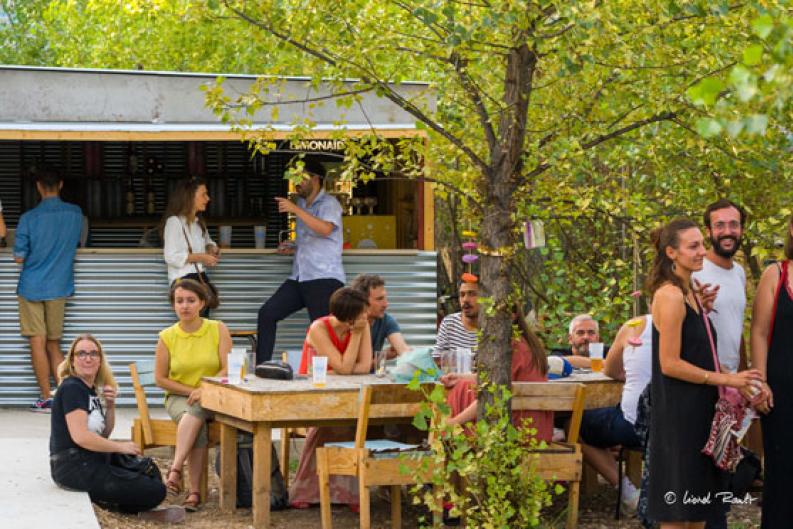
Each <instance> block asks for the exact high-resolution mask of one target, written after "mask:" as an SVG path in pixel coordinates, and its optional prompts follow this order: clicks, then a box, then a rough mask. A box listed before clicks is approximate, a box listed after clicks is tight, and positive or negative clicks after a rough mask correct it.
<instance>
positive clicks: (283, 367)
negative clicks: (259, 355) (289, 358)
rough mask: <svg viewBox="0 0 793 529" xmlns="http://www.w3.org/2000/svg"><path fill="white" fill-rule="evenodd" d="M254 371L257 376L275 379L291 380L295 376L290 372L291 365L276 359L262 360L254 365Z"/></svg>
mask: <svg viewBox="0 0 793 529" xmlns="http://www.w3.org/2000/svg"><path fill="white" fill-rule="evenodd" d="M254 373H255V374H256V376H257V377H259V378H273V379H275V380H292V379H293V378H294V377H295V375H294V373H293V372H292V366H290V365H289V364H287V363H286V362H279V361H276V360H268V361H267V362H262V363H261V364H259V365H258V366H256V369H255V370H254Z"/></svg>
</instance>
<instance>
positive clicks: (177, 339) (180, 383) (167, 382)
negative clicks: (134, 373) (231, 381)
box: [154, 279, 231, 512]
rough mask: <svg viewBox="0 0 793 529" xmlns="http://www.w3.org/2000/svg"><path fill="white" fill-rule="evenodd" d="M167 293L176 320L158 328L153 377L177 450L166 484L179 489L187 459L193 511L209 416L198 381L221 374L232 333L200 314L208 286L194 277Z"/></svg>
mask: <svg viewBox="0 0 793 529" xmlns="http://www.w3.org/2000/svg"><path fill="white" fill-rule="evenodd" d="M169 299H170V301H171V305H172V306H173V309H174V311H175V312H176V316H177V317H178V318H179V321H177V322H176V323H174V324H173V325H171V326H170V327H168V328H167V329H164V330H163V331H162V332H160V339H159V340H158V341H157V350H156V352H155V359H154V362H155V363H154V380H155V382H156V383H157V385H158V386H160V387H161V388H162V389H164V390H165V395H166V396H165V409H166V410H167V411H168V415H170V416H171V419H173V421H174V422H175V423H176V424H177V426H176V450H175V453H174V457H173V464H172V465H171V468H170V469H169V470H168V476H167V478H166V482H165V486H166V487H167V488H168V491H169V492H172V493H174V494H177V493H179V492H181V483H182V467H183V466H184V463H185V461H187V464H188V470H189V475H190V480H189V481H190V489H189V491H188V493H187V496H186V497H185V499H184V501H183V502H182V506H183V507H184V508H185V509H186V510H187V511H189V512H194V511H196V510H198V507H199V505H200V504H201V501H202V498H201V494H200V492H199V490H200V486H201V471H202V469H203V468H204V467H205V466H206V462H207V445H208V441H209V440H208V437H207V424H206V423H207V421H208V420H209V419H210V418H211V414H210V413H209V412H208V411H206V410H205V409H204V408H202V407H201V388H200V387H199V385H200V383H201V379H202V378H203V377H212V376H225V375H226V361H227V358H228V354H229V351H230V350H231V334H229V330H228V328H226V326H225V325H224V324H223V322H221V321H218V320H208V319H205V318H202V317H201V311H202V310H203V308H204V306H205V305H206V302H207V291H206V289H205V288H204V285H202V284H201V283H199V282H198V281H195V280H193V279H179V280H178V281H176V282H175V283H174V284H173V286H172V287H171V291H170V295H169ZM203 499H205V498H203Z"/></svg>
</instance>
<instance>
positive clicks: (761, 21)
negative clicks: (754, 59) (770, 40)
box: [752, 13, 774, 39]
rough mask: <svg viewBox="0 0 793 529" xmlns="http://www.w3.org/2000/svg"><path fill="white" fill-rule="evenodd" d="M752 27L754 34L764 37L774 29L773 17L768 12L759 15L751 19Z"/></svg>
mask: <svg viewBox="0 0 793 529" xmlns="http://www.w3.org/2000/svg"><path fill="white" fill-rule="evenodd" d="M752 29H754V33H755V35H757V36H758V37H760V38H761V39H765V38H766V37H767V36H768V35H770V34H771V31H773V29H774V19H773V18H772V17H771V15H769V14H768V13H766V14H764V15H760V16H759V17H757V18H755V19H754V20H752Z"/></svg>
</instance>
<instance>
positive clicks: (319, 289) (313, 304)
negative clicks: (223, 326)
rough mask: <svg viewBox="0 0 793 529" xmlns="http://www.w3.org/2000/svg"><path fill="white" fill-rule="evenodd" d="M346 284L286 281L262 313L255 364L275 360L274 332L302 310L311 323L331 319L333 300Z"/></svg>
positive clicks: (337, 282)
mask: <svg viewBox="0 0 793 529" xmlns="http://www.w3.org/2000/svg"><path fill="white" fill-rule="evenodd" d="M343 286H344V283H342V282H341V281H339V280H338V279H314V280H312V281H300V282H298V281H295V280H294V279H287V280H286V281H284V283H283V284H282V285H281V286H280V287H278V290H276V291H275V293H274V294H273V295H272V296H271V297H270V299H268V300H267V302H265V304H264V305H262V306H261V308H260V309H259V318H258V324H257V334H258V341H257V347H256V363H257V364H261V363H262V362H265V361H267V360H270V359H271V358H272V357H273V348H274V347H275V332H276V328H277V327H278V322H279V321H281V320H283V319H284V318H286V317H288V316H289V315H290V314H292V313H294V312H297V311H299V310H300V309H302V308H303V307H305V308H306V309H307V310H308V317H309V319H310V320H311V321H314V320H316V319H317V318H321V317H322V316H327V315H328V302H329V301H330V296H331V294H333V293H334V292H336V291H337V290H338V289H340V288H341V287H343Z"/></svg>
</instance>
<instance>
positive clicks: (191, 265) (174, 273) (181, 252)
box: [161, 178, 220, 317]
mask: <svg viewBox="0 0 793 529" xmlns="http://www.w3.org/2000/svg"><path fill="white" fill-rule="evenodd" d="M208 204H209V193H208V192H207V186H206V184H205V183H204V181H203V180H201V179H199V178H185V179H183V180H180V181H179V182H177V184H176V188H175V189H174V190H173V192H172V193H171V195H170V196H169V197H168V206H167V207H166V209H165V214H164V215H163V220H162V223H161V226H162V228H161V231H162V239H163V257H164V258H165V262H166V264H167V265H168V283H169V284H173V282H174V281H175V280H176V279H179V278H188V279H195V280H197V281H199V282H202V281H203V282H204V283H205V284H207V285H208V284H210V283H209V278H208V277H207V275H206V269H207V267H213V266H215V265H217V264H218V260H219V259H220V249H219V248H218V245H217V244H215V241H213V240H212V238H211V237H210V236H209V232H208V231H207V227H206V224H205V223H204V220H203V219H202V218H201V214H202V213H203V212H204V211H206V208H207V205H208ZM199 275H200V276H201V277H199ZM208 315H209V310H208V309H207V308H205V309H204V312H203V314H202V316H205V317H206V316H208Z"/></svg>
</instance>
